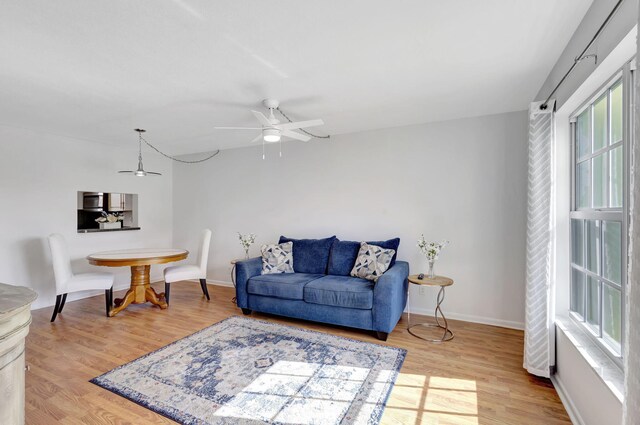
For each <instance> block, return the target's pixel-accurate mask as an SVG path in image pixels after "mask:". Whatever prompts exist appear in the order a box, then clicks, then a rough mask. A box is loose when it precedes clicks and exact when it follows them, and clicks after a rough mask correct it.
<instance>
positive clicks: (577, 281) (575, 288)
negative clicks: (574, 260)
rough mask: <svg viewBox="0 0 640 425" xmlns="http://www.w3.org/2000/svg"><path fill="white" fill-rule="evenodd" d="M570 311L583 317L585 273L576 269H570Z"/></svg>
mask: <svg viewBox="0 0 640 425" xmlns="http://www.w3.org/2000/svg"><path fill="white" fill-rule="evenodd" d="M571 272H572V277H571V311H574V312H575V313H577V314H578V315H579V316H580V317H584V285H585V275H584V273H582V272H580V271H579V270H577V269H571Z"/></svg>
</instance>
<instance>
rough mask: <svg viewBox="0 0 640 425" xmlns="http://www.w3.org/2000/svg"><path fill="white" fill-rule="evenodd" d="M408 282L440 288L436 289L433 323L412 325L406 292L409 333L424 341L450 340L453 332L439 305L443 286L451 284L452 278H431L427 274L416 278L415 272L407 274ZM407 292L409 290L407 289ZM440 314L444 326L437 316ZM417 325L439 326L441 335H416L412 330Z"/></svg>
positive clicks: (442, 295) (442, 299)
mask: <svg viewBox="0 0 640 425" xmlns="http://www.w3.org/2000/svg"><path fill="white" fill-rule="evenodd" d="M409 282H410V283H413V284H414V285H422V286H439V287H440V290H439V291H438V297H437V299H436V300H437V301H436V310H435V312H434V318H435V320H436V322H435V323H428V322H425V323H416V324H414V325H412V324H411V307H410V305H411V302H410V301H409V294H408V293H407V300H408V301H407V321H408V322H409V324H408V327H407V330H408V331H409V333H410V334H411V335H413V336H415V337H417V338H420V339H423V340H425V341H429V342H445V341H451V340H452V339H453V332H451V329H449V324H448V323H447V318H446V317H444V313H442V308H440V305H441V304H442V302H443V301H444V288H446V287H447V286H451V285H453V279H450V278H448V277H445V276H435V277H433V278H429V277H427V276H424V277H423V278H422V279H418V275H417V274H413V275H411V276H409ZM407 292H409V291H408V290H407ZM438 316H440V318H442V321H443V322H444V326H442V324H440V318H439V317H438ZM417 326H422V327H426V328H440V329H442V330H443V331H444V332H443V333H442V337H441V338H439V339H429V338H425V337H423V336H421V335H418V334H417V333H415V332H414V331H413V328H415V327H417Z"/></svg>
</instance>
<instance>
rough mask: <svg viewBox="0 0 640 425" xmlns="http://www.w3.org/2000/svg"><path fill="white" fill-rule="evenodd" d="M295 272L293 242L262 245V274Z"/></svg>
mask: <svg viewBox="0 0 640 425" xmlns="http://www.w3.org/2000/svg"><path fill="white" fill-rule="evenodd" d="M272 273H293V242H286V243H281V244H280V245H275V244H274V245H262V274H272Z"/></svg>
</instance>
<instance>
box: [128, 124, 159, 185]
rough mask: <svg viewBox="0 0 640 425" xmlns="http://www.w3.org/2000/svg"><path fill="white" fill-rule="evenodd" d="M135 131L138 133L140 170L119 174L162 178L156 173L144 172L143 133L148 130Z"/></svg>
mask: <svg viewBox="0 0 640 425" xmlns="http://www.w3.org/2000/svg"><path fill="white" fill-rule="evenodd" d="M134 131H136V132H137V133H138V169H137V170H135V171H118V173H121V174H133V175H134V176H136V177H145V176H147V175H152V176H161V175H162V174H160V173H156V172H154V171H144V167H143V165H142V133H144V132H145V131H146V130H143V129H141V128H136V129H135V130H134Z"/></svg>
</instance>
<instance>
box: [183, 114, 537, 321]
mask: <svg viewBox="0 0 640 425" xmlns="http://www.w3.org/2000/svg"><path fill="white" fill-rule="evenodd" d="M526 135H527V116H526V113H525V112H515V113H508V114H500V115H491V116H484V117H479V118H472V119H461V120H455V121H446V122H440V123H432V124H425V125H418V126H410V127H400V128H392V129H385V130H379V131H371V132H363V133H357V134H350V135H341V136H335V137H332V138H331V139H330V140H328V141H325V140H313V141H311V142H309V143H301V142H300V143H299V142H287V143H284V144H283V145H282V151H283V152H282V158H279V157H278V145H269V146H267V159H266V160H264V161H263V160H262V159H261V158H262V156H261V149H262V148H261V147H260V146H256V147H250V148H242V149H233V150H226V151H223V152H222V153H221V154H220V155H219V156H218V157H217V158H216V159H215V160H212V161H209V162H206V163H204V164H201V165H198V166H193V165H182V164H176V165H175V166H174V174H173V176H174V214H173V220H174V227H173V228H174V244H175V245H176V246H185V247H187V248H191V249H195V243H196V240H197V234H198V232H199V231H200V229H202V228H204V227H209V228H211V229H212V230H213V239H212V246H211V256H210V263H209V279H210V280H214V281H222V282H228V281H229V279H230V278H229V271H230V266H229V260H231V259H234V258H238V257H241V256H242V255H243V251H242V248H241V247H240V245H239V243H238V240H237V236H236V232H237V231H240V232H243V233H245V232H253V233H256V234H257V235H258V240H257V244H256V245H255V246H254V247H253V249H252V254H253V255H254V256H255V255H256V254H257V253H258V252H259V246H260V245H261V244H264V243H271V242H275V241H277V238H278V236H280V235H281V234H284V235H287V236H290V237H294V238H316V237H326V236H330V235H334V234H335V235H337V236H338V237H339V238H341V239H343V240H371V239H385V238H392V237H395V236H399V237H400V238H401V244H400V249H399V253H398V255H399V258H400V259H402V260H407V261H409V262H410V264H411V271H412V272H413V273H417V272H420V271H425V270H426V261H425V260H424V258H422V257H421V256H420V253H419V252H418V249H417V248H416V239H417V238H418V237H419V236H420V234H421V233H424V235H425V237H426V238H427V239H431V240H440V239H448V240H450V241H451V245H450V246H448V247H447V248H446V249H445V250H444V251H443V253H442V254H441V258H440V260H439V261H438V263H437V264H436V272H437V273H440V274H444V275H448V276H451V277H452V278H454V279H455V282H456V283H455V285H454V286H453V287H451V288H448V289H447V298H446V301H445V304H444V306H443V308H444V310H445V313H446V314H447V315H448V316H449V317H451V318H454V317H457V318H461V319H465V320H471V321H479V322H485V323H493V324H498V325H503V326H510V327H522V323H523V320H524V275H525V270H524V261H525V219H526V175H527V171H526V167H527V149H526V148H527V146H526V137H527V136H526ZM247 137H252V135H247ZM412 296H413V302H414V304H413V306H412V310H413V311H416V312H418V311H423V312H427V309H428V313H430V314H431V313H432V310H431V309H432V308H433V306H434V301H435V291H428V292H427V293H426V294H425V295H423V296H420V295H419V294H418V292H417V291H416V292H414V293H412Z"/></svg>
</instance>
